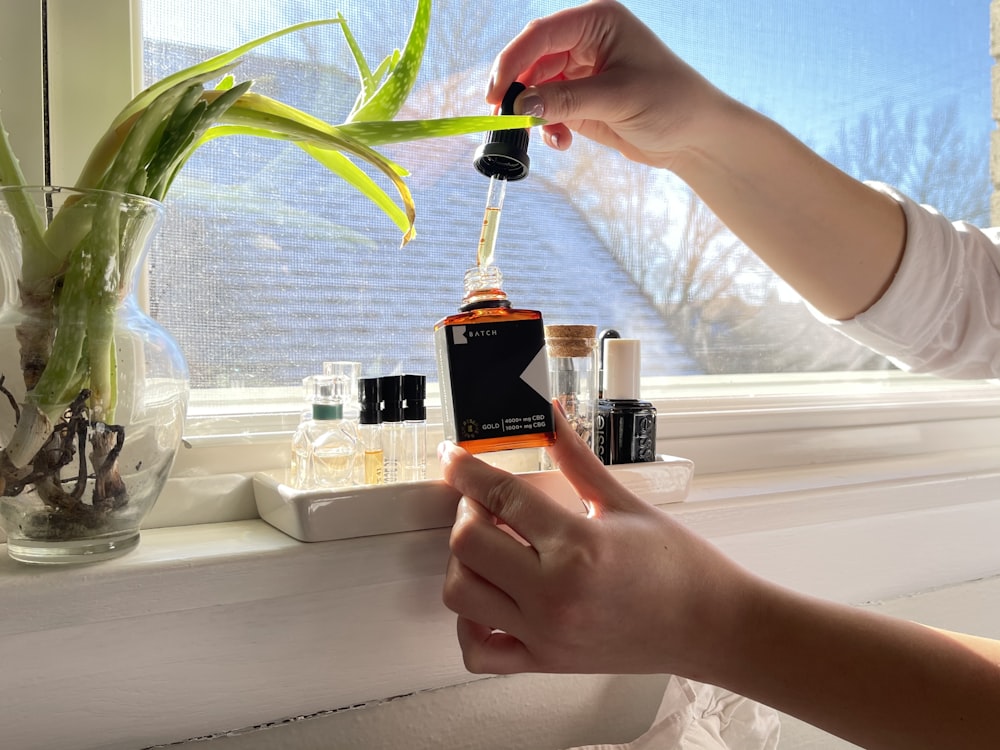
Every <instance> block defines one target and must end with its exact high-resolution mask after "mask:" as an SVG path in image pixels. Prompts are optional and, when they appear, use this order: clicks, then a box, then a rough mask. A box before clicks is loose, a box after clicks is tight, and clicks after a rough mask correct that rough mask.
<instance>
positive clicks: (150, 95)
mask: <svg viewBox="0 0 1000 750" xmlns="http://www.w3.org/2000/svg"><path fill="white" fill-rule="evenodd" d="M342 23H343V19H342V18H322V19H319V20H316V21H305V22H304V23H297V24H294V25H292V26H286V27H285V28H283V29H280V30H278V31H274V32H272V33H270V34H265V35H264V36H261V37H258V38H257V39H254V40H252V41H250V42H247V43H246V44H242V45H240V46H239V47H235V48H234V49H231V50H229V51H228V52H223V53H222V54H220V55H216V56H215V57H211V58H209V59H208V60H203V61H202V62H200V63H198V64H197V65H192V66H191V67H189V68H185V69H184V70H179V71H177V72H176V73H172V74H171V75H169V76H167V77H166V78H161V79H160V80H159V81H157V82H156V83H154V84H153V85H152V86H150V87H149V88H147V89H145V90H144V91H142V92H140V93H139V94H137V95H136V97H135V98H134V99H132V101H131V102H129V103H128V105H126V107H125V109H123V110H122V111H121V112H120V113H119V115H118V117H116V118H115V120H114V122H112V123H111V129H115V128H117V127H118V126H119V125H121V124H122V123H124V122H125V121H127V120H128V119H129V118H130V117H132V116H133V115H135V113H136V112H139V111H140V110H142V109H145V108H146V107H147V106H149V105H150V103H152V101H153V100H154V99H156V97H158V96H159V95H160V94H161V93H163V92H164V91H165V90H166V89H169V88H171V87H173V86H175V85H177V84H181V83H185V82H188V81H189V80H193V79H194V78H195V77H199V78H200V77H201V76H203V75H204V74H212V73H216V72H218V71H221V70H223V69H225V68H227V67H232V66H233V64H234V63H236V62H237V61H238V60H239V59H240V58H241V57H243V55H245V54H246V53H247V52H250V51H252V50H254V49H256V48H257V47H260V46H261V45H262V44H267V43H268V42H271V41H274V40H275V39H280V38H281V37H283V36H287V35H288V34H293V33H295V32H296V31H301V30H302V29H308V28H312V27H314V26H323V25H327V24H342ZM213 77H214V76H213V75H208V77H207V78H206V79H205V80H208V79H210V78H213Z"/></svg>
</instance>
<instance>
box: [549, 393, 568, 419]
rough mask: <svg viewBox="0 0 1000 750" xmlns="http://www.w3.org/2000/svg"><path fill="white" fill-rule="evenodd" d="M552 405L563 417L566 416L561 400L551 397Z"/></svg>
mask: <svg viewBox="0 0 1000 750" xmlns="http://www.w3.org/2000/svg"><path fill="white" fill-rule="evenodd" d="M552 405H553V406H555V407H556V408H557V409H558V410H559V413H560V414H562V415H563V416H564V417H565V416H566V409H565V408H564V407H563V402H562V401H560V400H559V399H557V398H554V399H552Z"/></svg>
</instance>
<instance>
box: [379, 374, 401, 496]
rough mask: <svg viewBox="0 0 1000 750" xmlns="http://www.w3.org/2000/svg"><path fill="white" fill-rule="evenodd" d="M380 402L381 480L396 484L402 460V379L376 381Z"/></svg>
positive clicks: (390, 377)
mask: <svg viewBox="0 0 1000 750" xmlns="http://www.w3.org/2000/svg"><path fill="white" fill-rule="evenodd" d="M378 385H379V397H380V398H381V400H382V411H381V414H380V416H381V419H382V479H383V481H384V482H385V483H386V484H391V483H393V482H398V481H399V480H400V479H401V478H402V477H401V476H400V471H399V468H400V463H401V462H402V460H403V442H404V437H405V435H404V432H403V377H402V376H401V375H386V376H383V377H381V378H379V379H378Z"/></svg>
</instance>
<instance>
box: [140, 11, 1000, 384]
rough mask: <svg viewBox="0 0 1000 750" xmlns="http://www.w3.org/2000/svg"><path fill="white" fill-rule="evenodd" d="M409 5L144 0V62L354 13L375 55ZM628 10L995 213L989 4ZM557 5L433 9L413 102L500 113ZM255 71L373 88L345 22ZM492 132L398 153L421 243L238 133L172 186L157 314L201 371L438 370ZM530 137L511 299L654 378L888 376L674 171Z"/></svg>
mask: <svg viewBox="0 0 1000 750" xmlns="http://www.w3.org/2000/svg"><path fill="white" fill-rule="evenodd" d="M413 5H414V3H413V2H410V1H409V0H408V1H407V2H400V0H339V2H333V1H331V0H322V1H321V0H294V1H293V0H283V1H281V0H211V1H210V2H204V1H202V0H197V1H196V0H183V1H181V0H144V1H143V3H142V10H143V29H144V74H145V77H146V79H147V80H149V81H152V80H154V79H157V78H160V77H162V76H164V75H167V74H169V73H170V72H173V71H175V70H177V69H179V68H181V67H183V66H186V65H189V64H192V63H194V62H196V61H199V60H201V59H204V58H206V57H209V56H211V55H213V54H216V53H217V52H219V51H221V50H222V49H229V48H231V47H234V46H236V45H238V44H241V43H243V42H245V41H248V40H250V39H252V38H255V37H257V36H260V35H263V34H265V33H268V32H270V31H274V30H276V29H278V28H280V27H282V26H285V25H288V24H291V23H295V22H298V21H303V20H309V19H314V18H319V17H328V16H333V15H335V14H336V12H338V11H340V12H342V13H343V14H344V16H345V17H346V18H347V20H348V22H349V24H350V26H351V29H352V31H353V32H354V34H355V36H356V37H357V39H358V40H359V42H360V44H361V46H362V47H363V49H364V50H365V52H366V54H367V57H368V59H369V60H375V61H377V60H380V59H382V57H383V56H384V55H385V54H386V53H388V52H389V51H390V50H391V49H392V48H394V47H397V46H401V45H402V44H403V42H404V40H405V38H406V34H407V31H408V28H409V24H410V20H411V15H412V11H413ZM628 5H629V7H631V8H632V9H633V10H634V12H636V13H637V14H638V15H639V16H640V17H642V18H643V20H645V21H646V22H647V23H648V24H649V25H651V26H652V27H653V28H654V29H655V30H656V31H657V32H658V33H660V34H661V36H662V37H663V38H664V39H665V40H666V41H667V42H668V44H670V45H671V46H672V47H673V48H674V49H675V51H677V52H678V53H679V54H680V55H681V56H682V57H684V58H685V59H686V60H688V61H689V62H690V63H691V64H693V65H694V66H695V67H696V68H698V69H699V70H700V71H701V72H702V73H704V74H705V75H706V76H707V77H709V78H710V79H711V80H713V81H714V82H715V83H716V84H717V85H719V86H720V87H721V88H723V89H724V90H726V91H727V92H728V93H730V94H732V95H733V96H735V97H737V98H739V99H741V100H743V101H745V102H746V103H747V104H749V105H751V106H753V107H755V108H757V109H760V110H761V111H763V112H765V113H766V114H768V115H770V116H771V117H773V118H774V119H776V120H778V121H779V122H781V123H782V124H783V125H784V126H785V127H787V128H788V129H789V130H791V131H792V132H793V133H794V134H795V135H797V136H798V137H799V138H801V139H802V140H804V141H805V142H806V143H808V144H809V145H810V146H812V147H813V148H815V149H816V150H817V151H819V152H820V153H821V154H823V155H824V156H826V157H827V158H829V159H831V160H832V161H834V162H835V163H836V164H838V165H839V166H841V167H842V168H844V169H845V170H847V171H848V172H849V173H851V174H853V175H855V176H857V177H859V178H862V179H880V180H883V181H886V182H889V183H891V184H894V185H896V186H897V187H899V188H900V189H902V190H903V191H905V192H907V193H909V194H910V195H912V196H913V197H915V198H916V199H918V200H920V201H923V202H927V203H931V204H933V205H935V206H937V207H938V208H940V209H941V210H942V211H944V212H945V213H946V214H948V215H950V216H951V218H953V219H969V220H972V221H974V222H977V223H980V224H985V223H987V221H988V204H989V190H990V188H989V179H988V171H987V157H988V145H989V132H990V130H991V128H992V120H991V114H990V103H989V88H990V83H989V81H990V78H989V76H990V65H991V59H990V57H989V47H988V43H989V39H988V37H989V15H988V10H989V0H953V1H952V2H946V1H945V0H880V2H877V3H872V2H870V1H869V0H841V1H840V2H835V3H829V2H826V3H820V2H802V0H754V1H753V2H749V1H748V2H741V3H733V2H730V1H729V0H700V1H699V2H692V1H691V0H642V1H640V0H634V1H633V2H629V3H628ZM559 7H563V4H562V3H552V2H547V1H546V2H525V1H524V0H511V1H510V2H506V3H494V4H492V5H489V6H484V5H483V4H482V3H478V2H477V3H473V2H466V1H465V0H438V2H436V3H435V5H434V17H433V20H432V24H431V38H430V40H429V44H428V50H427V53H426V56H425V61H424V64H423V67H422V69H421V74H420V77H419V80H418V82H417V85H416V87H415V89H414V91H413V93H412V95H411V96H410V99H409V101H408V103H407V105H406V106H405V108H404V110H403V112H401V113H400V117H407V118H410V117H413V118H426V117H437V116H445V115H461V114H485V113H486V112H487V109H486V106H485V104H484V102H483V97H482V92H483V90H484V88H485V84H486V80H487V75H488V70H489V66H490V64H491V62H492V58H493V56H494V55H495V54H496V52H497V51H498V50H499V49H500V48H501V47H502V46H503V44H504V43H505V42H506V41H507V40H509V39H510V38H511V37H512V36H513V35H514V34H516V33H517V32H518V31H519V30H520V29H521V28H522V27H523V25H524V24H525V23H526V22H527V21H528V20H530V19H531V18H534V17H536V16H538V15H542V14H545V13H548V12H551V11H552V10H556V9H558V8H559ZM487 11H488V15H487ZM236 75H237V77H238V78H239V79H242V78H244V77H249V78H253V79H254V80H255V81H256V83H255V88H256V89H257V90H259V91H261V92H263V93H266V94H269V95H271V96H274V97H277V98H278V99H281V100H283V101H286V102H288V103H290V104H294V105H296V106H298V107H300V108H303V109H305V110H306V111H308V112H310V113H312V114H315V115H317V116H319V117H322V118H324V119H325V120H327V121H329V122H332V123H337V122H341V121H342V120H343V119H344V117H345V116H346V114H347V112H348V111H349V109H350V107H351V104H352V102H353V99H354V96H355V94H356V92H357V83H356V78H355V71H354V64H353V61H352V59H351V57H350V55H349V52H348V49H347V45H346V44H345V42H344V39H343V37H342V35H341V32H340V31H339V30H338V29H337V27H335V26H328V27H320V28H319V29H313V30H310V31H307V32H303V33H300V34H298V35H296V36H294V37H291V38H286V39H283V40H281V41H278V42H274V43H271V44H269V45H268V46H266V47H264V48H262V49H261V50H260V51H258V52H255V53H254V54H252V55H251V56H249V57H248V58H247V59H246V61H245V62H244V63H243V64H242V65H241V67H240V68H239V69H238V70H237V72H236ZM478 143H479V136H466V137H455V138H447V139H440V140H429V141H421V142H416V143H412V144H404V145H401V146H396V147H384V148H382V149H381V150H382V151H383V152H384V153H386V155H388V156H389V157H390V158H393V159H394V160H396V161H397V162H398V163H400V164H402V165H403V166H405V167H406V168H407V169H409V170H410V172H411V176H410V177H409V178H408V183H409V185H410V187H411V190H412V192H413V195H414V198H415V200H416V204H417V232H418V236H417V239H416V240H415V241H413V242H412V243H410V244H409V245H408V246H407V247H405V248H400V247H399V241H400V234H399V231H398V230H397V229H396V227H395V225H393V224H392V223H391V222H390V221H389V219H388V218H386V217H385V216H384V215H383V214H382V213H381V212H380V211H379V210H378V209H376V208H375V207H373V206H372V205H371V204H370V203H369V202H368V201H367V200H366V199H365V198H363V197H361V196H360V195H359V194H357V193H355V192H354V191H353V190H352V189H351V188H349V187H347V186H346V185H345V184H344V183H343V182H341V181H340V180H339V179H338V178H336V177H334V176H332V175H330V174H329V173H327V172H326V171H325V170H324V169H322V168H321V167H319V166H318V165H316V164H314V163H313V162H312V161H311V160H310V159H309V158H308V157H307V156H305V155H304V154H303V153H302V152H301V151H299V150H298V149H297V148H296V147H294V146H292V145H288V144H284V143H278V142H271V141H263V140H260V139H251V138H242V137H239V138H225V139H218V140H216V141H214V142H212V143H210V144H209V145H207V146H205V147H203V148H202V149H201V150H200V151H199V152H198V153H197V154H196V155H195V156H194V157H193V158H192V160H191V161H190V162H189V164H188V165H187V166H186V167H185V169H184V170H183V171H182V173H181V175H180V177H179V178H178V180H177V181H176V183H175V184H174V186H173V188H172V190H171V193H170V194H169V195H168V196H167V204H168V213H167V221H166V223H165V226H164V227H163V229H162V230H161V232H160V235H159V237H158V240H157V244H156V247H155V249H154V252H153V257H152V261H151V267H150V280H151V306H152V310H153V313H154V314H155V316H156V317H157V319H158V320H159V321H160V322H161V323H163V324H164V325H165V326H166V327H167V328H168V329H169V330H170V331H171V332H172V333H173V334H174V336H175V337H176V338H177V340H178V341H179V343H180V345H181V347H182V349H183V351H184V353H185V355H186V357H187V359H188V362H189V365H190V367H191V373H192V380H193V385H194V386H195V387H196V388H216V387H219V388H234V387H258V386H288V385H294V384H297V383H298V381H299V380H300V379H301V378H302V377H304V376H305V375H309V374H312V373H314V372H317V371H318V370H319V368H320V366H321V363H322V362H323V361H325V360H335V359H337V360H344V359H347V360H357V361H359V362H361V363H362V367H363V371H364V372H365V373H366V374H385V373H392V372H397V373H398V372H404V371H405V372H415V373H426V374H428V375H429V376H431V379H435V378H436V371H435V364H434V357H433V344H432V329H433V326H434V323H435V322H436V321H437V320H439V319H441V318H443V317H444V316H446V315H449V314H451V313H453V312H455V311H456V310H457V306H458V304H459V303H460V299H461V296H462V277H463V275H464V272H465V270H466V268H468V267H470V266H472V265H474V262H475V249H476V245H477V241H478V238H479V228H480V225H481V222H482V217H483V208H484V202H485V198H486V189H487V181H486V179H485V178H484V177H482V176H480V175H479V174H478V173H476V172H475V170H474V169H473V167H472V154H473V151H474V150H475V147H476V145H477V144H478ZM529 153H530V155H531V158H532V165H531V173H530V175H529V176H528V178H527V179H525V180H523V181H521V182H516V183H512V184H511V185H510V186H509V188H508V190H507V195H506V202H505V206H504V213H503V219H502V223H501V226H500V235H499V240H498V243H497V248H498V249H497V263H498V265H499V266H500V268H501V269H502V270H503V272H504V275H505V279H506V282H505V288H506V291H507V293H508V295H509V297H510V298H511V300H512V302H513V303H514V304H515V306H518V307H525V308H531V309H538V310H541V311H542V312H543V315H544V317H545V320H546V322H548V323H590V324H595V325H597V326H599V327H600V328H608V327H611V328H616V329H618V330H619V331H620V332H621V333H622V335H624V336H629V337H638V338H640V339H641V340H642V341H643V359H644V362H643V371H644V374H646V375H701V374H727V373H771V372H805V371H844V370H856V369H885V368H888V367H889V366H890V365H889V364H888V363H887V362H885V361H884V360H883V359H881V358H879V357H877V356H875V355H873V354H871V353H869V352H868V351H867V350H864V349H862V348H860V347H858V346H856V345H854V344H852V343H851V342H849V341H847V340H846V339H844V338H843V337H841V336H840V335H839V334H837V333H835V332H832V331H829V330H827V329H826V328H825V327H824V326H822V325H821V324H819V323H816V322H815V321H813V320H812V318H811V316H810V315H809V313H808V311H807V310H806V309H805V307H804V306H803V305H802V304H801V302H800V301H799V300H798V299H797V298H796V297H795V295H794V294H793V293H792V292H791V291H790V290H789V289H788V288H787V287H786V286H784V285H783V284H782V283H781V282H780V281H779V280H778V279H776V278H775V277H774V276H773V275H772V274H771V273H770V272H769V270H768V269H767V268H766V267H764V266H763V265H762V264H761V263H760V262H759V261H757V260H756V258H755V257H754V256H753V255H752V254H751V253H750V252H749V251H748V250H747V249H746V248H745V247H743V246H742V245H741V244H740V243H739V242H738V241H737V240H735V239H734V238H733V237H732V236H731V235H730V234H729V233H728V232H727V231H726V230H725V228H724V227H723V226H722V225H721V224H720V223H719V222H718V220H717V219H716V218H715V217H714V216H713V215H712V214H711V212H710V211H708V210H707V209H706V208H705V207H704V205H702V204H700V203H699V202H698V200H697V199H696V198H695V197H693V196H692V195H691V194H690V192H689V191H688V190H687V189H686V187H685V186H684V185H683V184H682V183H680V182H679V181H677V180H676V179H674V178H672V177H671V176H670V175H669V174H667V173H664V172H662V171H660V172H658V171H655V170H650V169H646V168H644V167H639V166H637V165H634V164H631V163H629V162H627V161H625V160H624V159H623V158H621V157H619V156H617V155H615V154H612V153H610V152H608V151H606V150H604V149H602V148H600V147H596V146H594V145H592V144H587V143H584V142H583V139H578V140H577V143H576V144H575V145H574V147H573V149H572V150H571V151H570V152H568V153H558V152H554V151H550V150H548V149H547V147H545V146H544V145H543V144H542V143H541V139H540V138H536V139H535V141H534V142H533V143H532V145H531V147H530V150H529ZM774 167H775V169H776V170H780V169H781V165H780V164H775V165H774ZM387 187H388V186H387ZM388 189H389V190H390V191H391V188H388Z"/></svg>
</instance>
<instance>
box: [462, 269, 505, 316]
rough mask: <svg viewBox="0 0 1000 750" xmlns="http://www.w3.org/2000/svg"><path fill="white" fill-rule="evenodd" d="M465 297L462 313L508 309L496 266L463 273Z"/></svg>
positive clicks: (500, 274) (501, 280)
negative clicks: (481, 309)
mask: <svg viewBox="0 0 1000 750" xmlns="http://www.w3.org/2000/svg"><path fill="white" fill-rule="evenodd" d="M464 286H465V296H464V297H463V298H462V306H461V307H460V308H459V309H460V310H461V311H462V312H466V311H468V310H475V309H478V308H482V307H510V300H508V299H507V293H506V292H504V290H503V274H502V273H500V269H499V268H497V267H496V266H493V265H489V266H486V267H482V266H476V267H475V268H470V269H469V270H468V271H466V272H465V284H464Z"/></svg>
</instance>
